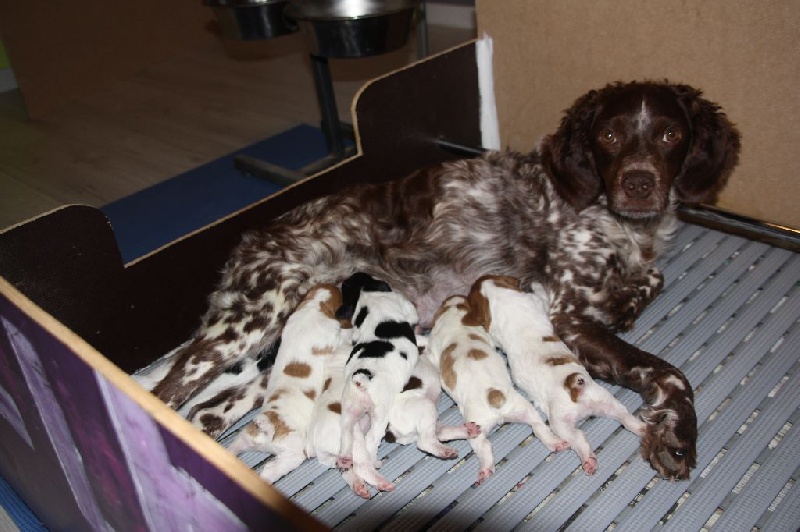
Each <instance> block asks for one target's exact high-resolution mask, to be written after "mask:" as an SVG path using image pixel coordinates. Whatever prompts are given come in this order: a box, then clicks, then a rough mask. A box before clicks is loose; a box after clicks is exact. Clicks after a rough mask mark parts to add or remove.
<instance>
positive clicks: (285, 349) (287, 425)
mask: <svg viewBox="0 0 800 532" xmlns="http://www.w3.org/2000/svg"><path fill="white" fill-rule="evenodd" d="M340 305H341V293H340V292H339V289H338V288H336V287H335V286H332V285H318V286H315V287H314V288H312V289H311V290H310V291H309V292H308V294H307V295H306V297H305V298H304V299H303V301H302V303H301V304H300V305H299V306H298V307H297V310H296V311H295V312H294V313H293V314H292V315H291V316H289V319H288V320H287V321H286V326H285V328H284V330H283V339H282V341H281V345H280V348H279V349H278V352H277V355H276V358H275V364H274V366H273V368H272V372H271V374H270V377H269V381H268V383H267V389H266V393H265V396H266V398H267V399H266V402H265V403H264V406H263V409H262V411H261V412H260V413H259V414H258V415H257V416H256V417H255V419H254V420H253V421H251V422H250V423H249V424H247V426H245V428H244V429H243V430H242V431H241V432H240V433H239V435H238V436H237V437H236V439H235V440H234V441H233V443H232V444H231V445H230V447H229V448H228V450H229V451H231V452H233V453H240V452H242V451H246V450H251V449H255V450H259V451H263V452H268V453H271V454H273V455H274V457H273V459H272V460H270V461H269V462H267V464H266V465H265V466H264V468H263V469H262V470H261V477H262V478H263V479H264V480H267V481H268V482H274V481H276V480H278V479H279V478H280V477H282V476H283V475H285V474H286V473H288V472H290V471H292V470H293V469H295V468H296V467H297V466H299V465H300V464H302V463H303V461H304V460H305V459H306V455H305V452H304V444H305V439H306V431H307V430H308V426H309V423H310V422H311V414H312V411H313V409H314V401H315V400H316V398H317V397H318V396H319V394H320V393H321V392H322V388H323V384H324V374H325V361H326V360H327V359H328V358H330V356H331V355H332V354H333V352H334V350H335V349H336V347H337V346H338V345H339V344H340V336H341V324H340V322H339V320H338V319H337V318H336V310H337V309H338V308H339V306H340Z"/></svg>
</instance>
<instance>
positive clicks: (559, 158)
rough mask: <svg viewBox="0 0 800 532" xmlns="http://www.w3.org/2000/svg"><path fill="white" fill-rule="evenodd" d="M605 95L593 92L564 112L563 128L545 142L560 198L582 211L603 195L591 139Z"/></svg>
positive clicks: (547, 166)
mask: <svg viewBox="0 0 800 532" xmlns="http://www.w3.org/2000/svg"><path fill="white" fill-rule="evenodd" d="M600 94H601V91H590V92H588V93H587V94H585V95H584V96H581V97H580V98H578V99H577V100H576V101H575V103H574V104H572V107H570V108H569V109H567V110H566V111H565V112H564V116H563V118H562V119H561V125H560V126H559V128H558V130H557V131H556V132H555V134H553V135H549V136H547V137H545V139H544V141H543V142H542V148H541V152H542V163H543V164H544V167H545V169H546V170H547V172H548V174H549V175H550V176H551V180H552V183H553V186H554V187H555V189H556V192H558V195H559V196H561V197H562V198H564V200H566V201H567V202H568V203H569V204H570V205H572V207H573V208H574V209H575V210H576V211H579V212H580V211H582V210H583V209H585V208H586V207H588V206H589V205H591V204H592V202H593V201H594V200H595V199H597V196H599V195H600V193H601V192H602V191H603V180H602V178H601V177H600V175H599V174H598V173H597V170H596V168H595V164H594V158H593V157H592V152H591V144H590V135H591V129H592V121H593V120H594V115H595V111H596V108H597V104H598V100H599V98H600Z"/></svg>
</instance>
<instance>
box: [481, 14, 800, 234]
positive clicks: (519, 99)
mask: <svg viewBox="0 0 800 532" xmlns="http://www.w3.org/2000/svg"><path fill="white" fill-rule="evenodd" d="M476 9H477V18H478V31H479V33H478V34H479V35H481V34H483V33H484V32H486V33H488V34H489V35H490V36H491V37H492V38H493V39H494V41H495V42H494V73H495V89H496V91H497V105H498V114H499V119H500V132H501V137H502V141H503V143H504V144H506V145H509V146H511V147H513V148H515V149H519V150H529V149H530V148H531V147H533V146H534V145H535V144H536V143H537V142H538V141H539V140H540V139H541V137H542V136H543V135H545V134H547V133H550V132H552V131H554V130H555V128H556V127H557V125H558V121H559V119H560V116H561V112H562V110H563V109H565V108H566V107H568V106H569V105H570V104H571V103H572V102H573V101H574V100H575V98H577V97H578V96H580V95H581V94H583V93H584V92H586V91H587V90H589V89H591V88H595V87H600V86H603V85H605V84H606V83H609V82H612V81H616V80H623V81H629V80H633V79H647V78H649V79H664V78H667V79H669V80H671V81H675V82H681V83H688V84H690V85H693V86H696V87H698V88H702V89H703V90H704V91H705V94H706V96H707V97H708V99H710V100H712V101H716V102H717V103H719V104H720V105H722V106H723V108H724V109H725V111H726V112H727V114H728V116H729V117H730V118H731V120H732V121H733V122H735V123H736V124H737V125H738V126H739V128H740V130H741V133H742V144H743V149H742V157H741V163H740V166H739V168H738V169H737V170H736V172H735V173H734V175H733V177H732V178H731V182H730V183H729V185H728V186H727V188H726V189H725V190H724V191H723V193H722V194H721V196H720V198H719V202H718V205H719V206H720V207H722V208H724V209H728V210H731V211H734V212H739V213H742V214H745V215H748V216H751V217H754V218H759V219H763V220H767V221H771V222H775V223H781V224H785V225H788V226H791V227H795V228H800V211H798V209H797V208H796V206H795V204H796V203H797V198H800V179H798V174H800V162H798V161H800V158H798V157H797V156H796V154H795V146H797V145H798V143H800V128H797V127H796V125H795V122H796V120H797V118H798V117H800V90H798V86H800V61H798V60H797V52H798V50H800V10H798V9H797V4H796V3H794V2H788V1H767V2H748V1H746V0H707V1H704V2H661V1H657V0H644V1H640V2H619V1H615V0H597V1H587V0H566V1H561V2H550V1H546V0H504V1H503V2H493V1H490V0H478V1H477V5H476Z"/></svg>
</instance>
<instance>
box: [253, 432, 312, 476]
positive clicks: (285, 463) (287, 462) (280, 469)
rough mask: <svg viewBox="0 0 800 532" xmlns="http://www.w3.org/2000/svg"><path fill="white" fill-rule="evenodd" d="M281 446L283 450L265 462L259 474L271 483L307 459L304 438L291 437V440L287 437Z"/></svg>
mask: <svg viewBox="0 0 800 532" xmlns="http://www.w3.org/2000/svg"><path fill="white" fill-rule="evenodd" d="M281 447H282V451H281V452H279V453H278V454H276V455H275V456H274V457H273V458H272V460H270V461H269V462H267V463H266V464H264V467H263V468H262V469H261V473H259V476H260V477H261V478H263V479H264V480H266V481H267V482H269V483H270V484H272V483H274V482H275V481H277V480H278V479H280V478H281V477H282V476H284V475H286V474H288V473H291V472H292V471H294V470H295V469H297V468H298V467H300V465H301V464H302V463H303V462H304V461H305V459H306V455H305V453H304V452H303V441H302V439H299V438H291V440H290V439H289V438H286V439H285V440H284V441H282V442H281Z"/></svg>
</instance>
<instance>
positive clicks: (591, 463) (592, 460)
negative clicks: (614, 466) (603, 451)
mask: <svg viewBox="0 0 800 532" xmlns="http://www.w3.org/2000/svg"><path fill="white" fill-rule="evenodd" d="M583 472H584V473H586V474H587V475H594V474H595V473H596V472H597V458H596V457H594V456H590V457H589V458H587V459H586V460H584V461H583Z"/></svg>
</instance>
